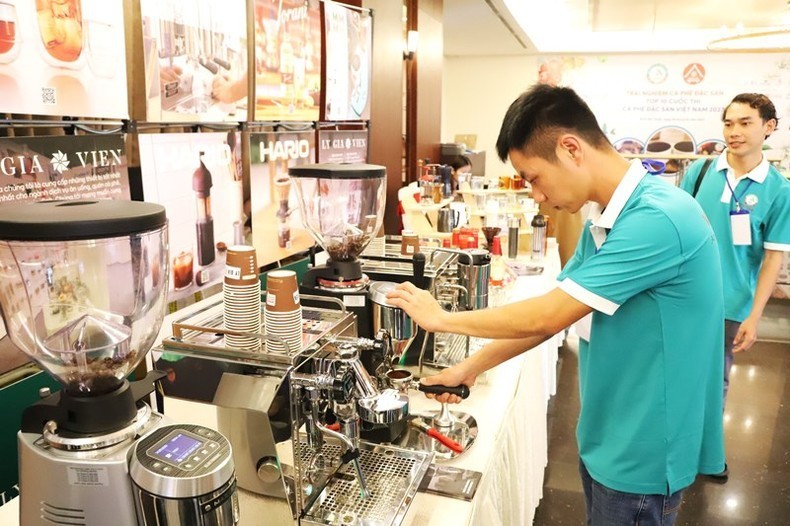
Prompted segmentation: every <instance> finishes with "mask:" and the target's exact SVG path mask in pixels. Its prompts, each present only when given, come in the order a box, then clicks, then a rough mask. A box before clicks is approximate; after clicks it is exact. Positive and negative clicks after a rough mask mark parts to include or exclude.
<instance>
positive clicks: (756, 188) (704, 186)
mask: <svg viewBox="0 0 790 526" xmlns="http://www.w3.org/2000/svg"><path fill="white" fill-rule="evenodd" d="M703 164H704V161H702V160H698V161H695V162H694V163H693V164H692V165H691V166H689V168H688V170H687V171H686V174H685V175H684V176H683V181H682V182H681V185H680V186H681V188H683V189H684V190H686V191H687V192H689V193H692V192H693V191H694V186H695V185H696V182H697V179H698V178H699V175H700V170H701V169H702V165H703ZM728 178H729V183H730V186H732V188H733V190H734V191H735V195H737V196H738V198H739V200H740V203H741V208H742V209H743V208H745V209H748V210H749V223H750V224H751V231H752V244H751V245H734V244H733V243H732V230H731V227H730V210H735V199H733V195H732V192H731V191H730V187H729V186H727V182H726V181H727V179H728ZM697 201H698V202H699V204H700V206H701V207H702V209H703V210H704V211H705V214H706V215H707V216H708V219H709V220H710V223H711V225H712V226H713V232H714V233H715V234H716V239H717V240H718V242H719V255H720V256H721V268H722V274H723V277H724V307H725V308H724V317H725V318H726V319H728V320H732V321H736V322H742V321H743V320H745V319H746V318H747V317H748V316H749V313H750V312H751V310H752V303H753V302H754V291H755V289H756V288H757V277H758V275H759V273H760V266H761V265H762V262H763V254H764V252H765V249H770V250H778V251H780V252H789V251H790V182H788V181H787V179H785V178H784V177H783V176H782V174H780V173H779V172H778V171H777V170H776V168H774V167H773V166H771V165H770V164H769V163H768V161H766V160H765V159H763V162H762V163H760V165H758V166H757V167H756V168H755V169H754V170H752V171H751V172H749V173H747V174H745V176H744V177H742V178H741V179H739V180H738V181H735V179H734V176H733V174H732V168H730V165H729V163H728V162H727V155H726V152H725V153H724V154H722V155H720V156H719V157H718V159H717V160H715V161H714V162H713V163H712V164H711V165H710V166H709V167H708V170H707V174H706V175H705V177H704V178H703V179H702V183H701V184H700V187H699V191H698V192H697Z"/></svg>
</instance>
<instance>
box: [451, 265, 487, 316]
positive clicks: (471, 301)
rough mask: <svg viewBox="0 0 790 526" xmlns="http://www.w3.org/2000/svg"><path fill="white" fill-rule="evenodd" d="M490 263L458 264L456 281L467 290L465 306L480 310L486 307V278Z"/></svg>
mask: <svg viewBox="0 0 790 526" xmlns="http://www.w3.org/2000/svg"><path fill="white" fill-rule="evenodd" d="M490 277H491V265H463V264H461V263H459V264H458V282H459V284H460V285H461V286H462V287H465V288H466V290H467V291H468V295H467V301H466V305H465V307H466V308H467V309H469V310H480V309H485V308H486V307H488V279H489V278H490Z"/></svg>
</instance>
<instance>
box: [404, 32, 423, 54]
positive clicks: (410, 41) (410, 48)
mask: <svg viewBox="0 0 790 526" xmlns="http://www.w3.org/2000/svg"><path fill="white" fill-rule="evenodd" d="M419 41H420V34H419V33H417V32H416V31H409V32H407V33H406V49H405V50H403V58H404V59H412V58H414V53H416V52H417V44H418V43H419Z"/></svg>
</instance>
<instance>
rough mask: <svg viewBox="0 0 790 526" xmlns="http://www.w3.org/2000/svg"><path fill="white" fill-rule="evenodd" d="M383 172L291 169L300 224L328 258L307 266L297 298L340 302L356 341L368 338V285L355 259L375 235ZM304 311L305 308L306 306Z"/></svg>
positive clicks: (373, 168) (362, 167) (366, 167)
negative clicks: (353, 320) (353, 321)
mask: <svg viewBox="0 0 790 526" xmlns="http://www.w3.org/2000/svg"><path fill="white" fill-rule="evenodd" d="M386 173H387V172H386V169H385V168H384V167H383V166H377V165H371V164H329V163H327V164H310V165H302V166H292V167H290V168H289V169H288V175H289V176H290V177H291V180H292V181H293V184H294V187H295V189H296V194H297V197H298V201H299V206H300V209H301V212H302V221H303V222H304V226H305V228H306V229H307V231H308V232H310V234H311V235H312V236H313V238H314V239H315V241H316V243H318V245H320V246H321V247H322V248H323V249H324V250H325V251H326V253H327V254H328V255H329V259H328V261H327V262H326V264H325V265H313V267H312V268H311V269H309V270H308V271H307V273H306V274H305V276H304V277H303V279H302V285H301V289H300V292H302V293H304V294H314V295H321V296H329V297H333V298H337V299H339V300H340V301H342V302H343V303H344V304H345V305H346V307H347V308H348V309H349V310H350V311H351V312H353V313H354V314H356V316H357V323H358V328H359V329H358V330H359V335H360V336H363V337H366V338H371V337H372V336H373V330H372V320H371V318H370V305H369V302H368V298H367V296H368V284H369V283H370V278H369V277H368V276H367V275H366V274H364V273H363V272H362V266H361V264H360V261H359V255H360V254H361V253H362V251H363V250H365V247H367V245H368V243H370V241H371V239H373V238H374V237H376V234H377V233H378V231H379V230H380V229H381V225H382V222H383V216H384V203H385V199H386ZM305 305H310V303H309V302H306V303H305Z"/></svg>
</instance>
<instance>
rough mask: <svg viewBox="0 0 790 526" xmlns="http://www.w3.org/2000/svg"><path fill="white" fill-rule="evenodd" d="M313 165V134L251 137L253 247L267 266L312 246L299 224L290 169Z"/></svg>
mask: <svg viewBox="0 0 790 526" xmlns="http://www.w3.org/2000/svg"><path fill="white" fill-rule="evenodd" d="M313 162H315V132H314V131H313V130H310V131H308V132H269V133H252V134H250V193H251V195H252V202H251V205H252V206H251V208H252V244H253V246H254V247H255V248H256V249H257V251H258V263H259V264H260V265H267V264H269V263H273V262H275V261H279V260H281V259H284V258H286V257H288V256H290V255H293V254H296V253H297V252H302V251H304V250H307V249H309V248H310V247H311V246H313V245H314V244H315V241H314V240H313V237H312V236H311V235H310V233H309V232H308V231H307V230H305V228H304V226H303V224H302V215H301V210H300V209H299V201H298V199H297V195H296V189H295V188H294V185H295V184H297V183H296V182H294V181H292V180H291V178H290V177H288V168H289V167H290V166H296V165H303V164H310V163H313Z"/></svg>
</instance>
